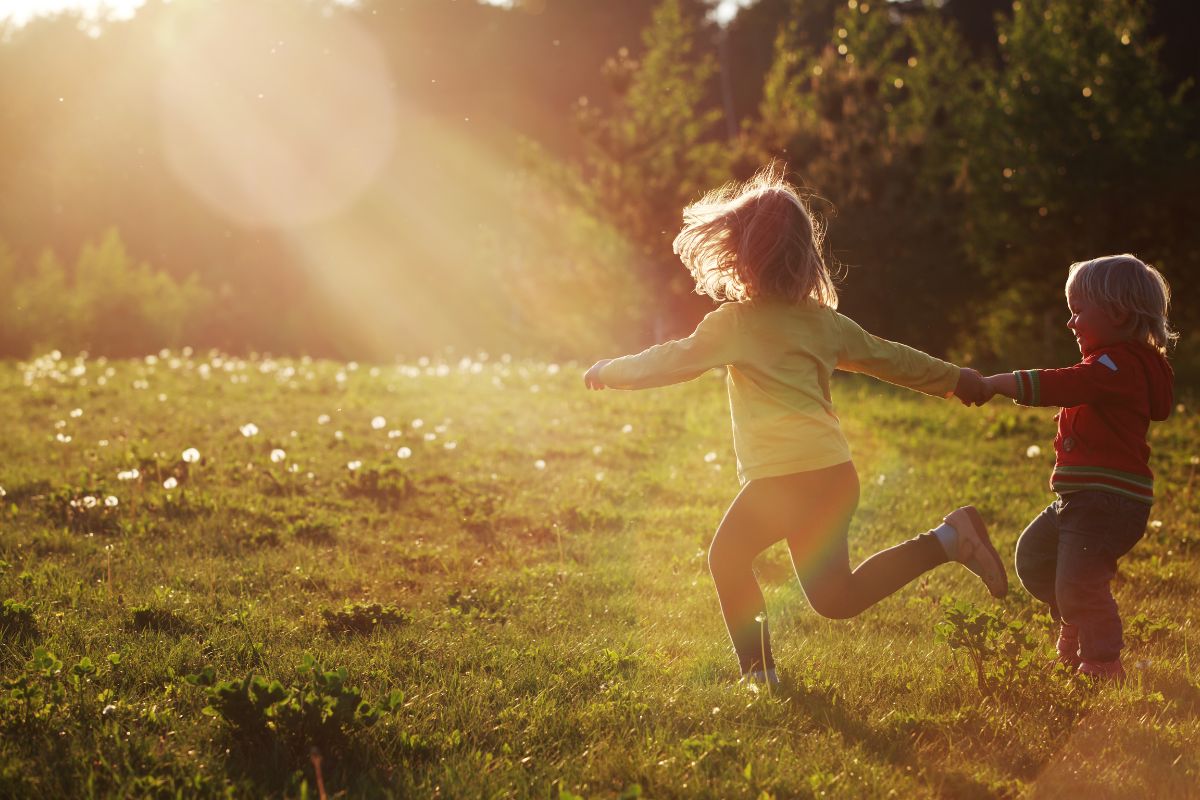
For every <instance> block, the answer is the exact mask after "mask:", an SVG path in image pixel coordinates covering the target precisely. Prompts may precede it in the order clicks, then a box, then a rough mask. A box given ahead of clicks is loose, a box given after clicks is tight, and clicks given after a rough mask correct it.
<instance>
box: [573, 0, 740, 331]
mask: <svg viewBox="0 0 1200 800" xmlns="http://www.w3.org/2000/svg"><path fill="white" fill-rule="evenodd" d="M702 11H703V9H701V8H697V7H695V6H694V5H692V4H686V5H685V3H684V2H682V0H663V2H662V3H661V4H660V5H659V6H658V7H657V8H656V9H655V10H654V14H653V17H652V20H651V23H650V25H649V27H648V28H647V29H646V30H645V32H644V33H643V37H642V38H643V44H644V50H643V51H642V52H641V53H640V54H636V53H633V52H631V51H629V50H627V49H621V50H620V51H619V52H618V53H617V54H616V55H615V56H613V57H612V58H611V59H610V60H609V61H608V62H607V63H606V65H605V73H606V75H607V76H608V78H609V80H610V82H611V84H612V87H613V89H614V91H615V92H616V94H617V99H616V101H615V103H613V105H612V107H611V108H610V109H607V110H605V109H600V108H597V107H596V106H595V105H593V104H592V103H591V101H590V100H588V99H584V100H581V102H580V105H579V108H578V115H579V123H580V126H581V131H582V133H583V137H584V141H585V146H586V151H585V154H584V158H583V173H584V176H585V180H586V182H587V184H588V186H589V194H590V197H591V198H592V202H593V203H595V204H596V208H597V211H598V212H599V213H601V214H602V215H603V216H605V217H606V218H607V219H609V220H610V221H611V222H612V223H613V224H614V225H615V226H616V228H617V229H618V230H619V231H620V232H621V233H622V234H623V235H624V236H625V237H626V239H627V240H628V241H629V242H630V244H631V245H632V246H633V252H634V253H635V254H636V257H637V258H638V259H639V262H640V263H639V264H638V271H639V272H640V273H641V275H642V278H641V280H642V282H643V284H644V286H645V288H646V289H647V290H649V291H650V292H651V295H652V296H653V297H654V300H655V303H656V305H657V308H658V309H659V313H658V314H656V319H655V321H654V326H653V330H652V331H650V334H651V336H652V338H655V339H660V338H662V337H663V336H664V335H667V334H673V333H678V332H679V331H680V330H682V329H683V328H685V327H687V326H688V325H690V324H691V323H694V322H695V320H696V318H697V314H698V312H699V311H700V310H701V309H702V308H705V307H708V308H711V303H707V301H702V300H699V299H698V298H694V297H692V296H691V293H692V289H693V285H692V283H691V281H690V279H689V278H688V276H687V274H686V272H684V270H683V269H682V267H681V266H680V265H679V262H678V260H677V259H675V258H674V256H673V255H672V253H671V240H672V239H673V238H674V236H675V234H676V233H677V232H678V230H679V227H680V221H681V217H680V212H681V211H682V209H683V206H684V205H686V204H687V203H688V202H689V201H691V200H694V199H697V198H698V196H699V194H700V193H701V192H703V191H704V190H705V189H708V188H711V187H712V186H713V185H715V184H719V183H721V182H722V181H724V180H725V179H726V178H727V176H728V156H727V153H726V149H727V148H726V146H725V144H724V143H723V142H721V141H720V139H719V138H718V137H719V134H720V131H719V127H718V123H719V122H720V121H721V117H722V111H721V109H720V108H714V107H710V106H708V105H706V104H705V98H706V97H708V96H710V93H709V92H708V85H709V82H710V81H712V80H713V79H714V78H715V76H716V61H715V58H714V57H713V55H712V53H711V52H710V51H706V49H705V48H703V47H702V46H701V44H700V42H702V41H704V39H703V37H702V31H703V13H702Z"/></svg>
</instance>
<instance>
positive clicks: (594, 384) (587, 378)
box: [583, 358, 612, 391]
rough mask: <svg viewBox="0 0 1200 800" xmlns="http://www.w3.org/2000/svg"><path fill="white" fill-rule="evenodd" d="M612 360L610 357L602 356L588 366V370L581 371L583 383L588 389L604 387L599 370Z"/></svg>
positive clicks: (597, 389)
mask: <svg viewBox="0 0 1200 800" xmlns="http://www.w3.org/2000/svg"><path fill="white" fill-rule="evenodd" d="M610 361H612V359H611V358H602V359H600V360H599V361H597V362H596V363H595V364H592V366H591V367H589V368H588V371H587V372H585V373H583V385H584V386H586V387H587V388H589V389H593V390H596V391H599V390H600V389H603V388H605V385H604V381H602V380H600V370H602V369H604V367H605V366H607V365H608V362H610Z"/></svg>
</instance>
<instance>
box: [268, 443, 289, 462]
mask: <svg viewBox="0 0 1200 800" xmlns="http://www.w3.org/2000/svg"><path fill="white" fill-rule="evenodd" d="M286 458H287V453H286V452H284V451H283V450H280V449H279V448H278V447H276V448H275V449H274V450H272V451H271V461H272V462H273V463H275V464H278V463H279V462H281V461H283V460H284V459H286Z"/></svg>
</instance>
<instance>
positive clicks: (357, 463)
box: [346, 461, 362, 472]
mask: <svg viewBox="0 0 1200 800" xmlns="http://www.w3.org/2000/svg"><path fill="white" fill-rule="evenodd" d="M360 467H362V462H361V461H351V462H349V463H348V464H346V469H348V470H350V471H351V472H355V471H357V470H358V469H359V468H360Z"/></svg>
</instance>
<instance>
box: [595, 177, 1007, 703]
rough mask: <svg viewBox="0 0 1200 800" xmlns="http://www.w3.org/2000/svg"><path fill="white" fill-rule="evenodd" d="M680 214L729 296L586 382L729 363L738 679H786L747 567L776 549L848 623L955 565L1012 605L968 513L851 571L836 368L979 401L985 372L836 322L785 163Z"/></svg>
mask: <svg viewBox="0 0 1200 800" xmlns="http://www.w3.org/2000/svg"><path fill="white" fill-rule="evenodd" d="M683 217H684V226H683V230H682V231H681V232H680V234H679V235H678V236H677V237H676V239H675V252H676V254H678V255H679V257H680V259H681V260H682V261H683V263H684V265H685V266H686V267H687V268H688V269H689V271H690V272H691V274H692V277H693V278H694V279H695V281H696V291H697V292H698V293H701V294H707V295H708V296H709V297H711V298H712V299H713V300H714V301H729V302H725V303H724V304H723V305H721V306H719V307H718V308H717V309H716V310H714V311H713V312H711V313H710V314H708V315H707V316H706V317H705V318H704V319H703V320H701V322H700V324H699V325H698V326H697V327H696V330H695V331H694V332H693V333H692V334H691V335H690V336H688V337H687V338H685V339H680V340H677V341H670V342H666V343H663V344H659V345H656V346H654V347H651V348H650V349H648V350H646V351H644V352H642V353H639V354H637V355H629V356H624V357H622V358H616V359H606V360H603V361H599V362H597V363H596V364H595V365H593V366H592V367H591V368H590V369H589V370H588V371H587V373H586V374H585V375H584V383H585V384H586V385H587V386H588V388H590V389H603V388H605V387H611V388H615V389H646V388H651V387H655V386H664V385H667V384H672V383H678V382H681V381H686V380H691V379H692V378H695V377H698V376H699V375H701V374H703V373H704V372H706V371H707V370H709V369H712V368H714V367H720V366H724V367H727V373H726V374H727V379H726V383H727V386H728V390H729V405H730V414H731V417H732V420H733V442H734V451H735V453H736V455H737V462H738V477H739V479H740V481H741V482H742V488H741V491H740V492H739V493H738V495H737V497H736V498H735V499H734V501H733V503H732V504H731V505H730V506H729V509H728V510H727V511H726V513H725V517H724V519H722V520H721V524H720V526H719V527H718V528H717V533H716V536H715V537H714V539H713V541H712V546H711V547H710V548H709V554H708V563H709V568H710V570H711V572H712V576H713V580H714V582H715V583H716V588H717V595H718V597H719V599H720V603H721V612H722V614H723V616H724V618H725V624H726V626H727V628H728V630H729V636H730V638H731V639H732V642H733V647H734V650H735V651H736V653H737V657H738V661H739V665H740V667H741V671H742V674H743V676H744V677H745V678H746V679H749V680H753V681H756V682H765V683H768V684H771V685H774V684H775V683H777V680H778V679H777V677H776V672H775V666H774V659H773V657H772V655H771V645H770V636H769V633H768V630H767V626H766V622H765V619H766V617H765V605H764V601H763V596H762V591H761V590H760V589H759V586H758V582H757V580H756V579H755V576H754V572H753V570H752V567H751V565H752V563H753V561H754V558H755V557H756V556H757V555H758V554H759V553H761V552H762V551H763V550H765V549H766V548H768V547H770V546H771V545H773V544H775V543H776V542H779V541H786V542H787V545H788V548H789V550H790V551H791V557H792V564H793V566H794V567H795V570H796V574H797V576H798V577H799V579H800V582H801V585H802V586H803V588H804V592H805V594H806V595H807V597H808V599H809V602H810V603H811V604H812V606H813V608H814V610H816V611H817V613H819V614H822V615H823V616H826V617H831V618H837V619H845V618H848V617H853V616H855V615H857V614H859V613H861V612H862V611H863V610H865V609H867V608H869V607H870V606H872V605H874V604H875V603H877V602H879V601H880V600H881V599H883V598H884V597H887V596H888V595H890V594H892V593H893V592H895V591H896V590H897V589H899V588H900V587H902V586H904V585H906V584H907V583H909V582H910V581H912V580H913V579H914V578H916V577H917V576H918V575H920V574H922V573H924V572H925V571H927V570H929V569H932V568H933V567H935V566H937V565H939V564H943V563H946V562H947V561H951V560H953V561H958V562H959V563H961V564H963V565H965V566H966V567H967V568H968V569H970V570H971V571H972V572H974V573H975V574H976V575H978V576H979V577H980V578H982V580H983V581H984V583H985V585H986V586H987V588H988V590H989V591H990V592H991V593H992V595H994V596H996V597H1003V596H1004V594H1005V593H1006V591H1007V588H1008V577H1007V575H1006V574H1005V571H1004V565H1003V562H1002V561H1001V560H1000V557H999V555H998V554H997V553H996V550H995V548H994V547H993V546H992V544H991V541H990V540H989V539H988V535H987V528H986V526H985V525H984V523H983V520H982V518H981V517H980V516H979V513H978V512H977V511H976V510H975V509H974V508H973V507H971V506H965V507H963V508H959V509H958V510H956V511H954V512H952V513H951V514H949V515H948V516H947V517H945V519H944V521H943V524H942V525H941V526H939V527H938V528H936V529H935V530H933V531H930V532H928V533H923V534H920V535H918V536H916V537H915V538H912V539H909V540H908V541H905V542H902V543H900V544H898V545H896V546H894V547H891V548H889V549H887V550H883V551H881V552H879V553H876V554H874V555H873V556H871V557H870V558H868V559H867V560H866V561H864V562H863V563H862V564H859V565H858V566H857V567H856V568H855V569H853V570H851V569H850V556H849V547H848V543H847V535H848V532H849V526H850V520H851V518H852V517H853V515H854V511H855V508H856V507H857V505H858V498H859V482H858V473H857V472H856V471H855V468H854V464H853V462H852V461H851V460H850V448H849V446H848V444H847V443H846V439H845V437H844V436H843V434H842V430H841V426H840V424H839V422H838V418H837V416H836V415H835V413H834V407H833V401H832V398H831V396H830V377H831V375H832V373H833V371H834V370H835V369H840V370H845V371H849V372H860V373H864V374H867V375H871V376H874V377H877V378H881V379H883V380H885V381H888V382H891V383H895V384H898V385H901V386H905V387H908V388H910V389H914V390H916V391H919V392H923V393H925V394H928V395H932V396H935V397H949V396H951V395H952V394H953V395H956V396H958V398H959V399H960V400H961V401H962V402H964V403H968V404H969V403H973V402H979V401H981V400H982V399H983V392H984V387H983V382H982V378H981V377H980V376H979V374H978V373H977V372H975V371H974V370H968V369H960V368H958V367H956V366H955V365H953V364H949V363H947V362H945V361H941V360H939V359H936V358H934V357H932V356H929V355H927V354H925V353H922V352H921V351H919V350H915V349H913V348H911V347H907V346H905V345H903V344H898V343H895V342H889V341H887V340H884V339H880V338H878V337H875V336H872V335H871V334H869V333H867V332H866V331H864V330H863V329H862V328H861V327H859V326H858V325H857V324H856V323H855V322H854V321H853V320H851V319H849V318H848V317H845V316H843V315H841V314H839V313H838V312H837V310H836V308H837V290H836V289H835V287H834V283H833V279H832V277H831V275H830V273H829V270H828V268H827V266H826V264H825V261H824V259H823V258H822V256H821V240H822V230H821V229H820V227H818V225H817V224H816V223H815V222H814V219H813V217H812V215H811V214H810V213H809V210H808V207H807V206H806V204H805V202H804V200H803V198H802V197H801V195H800V194H799V192H798V191H797V190H796V188H795V187H793V186H792V185H791V184H789V183H788V182H787V180H786V179H785V178H784V176H783V174H782V170H781V169H780V168H779V167H778V166H776V165H771V166H769V167H767V168H765V169H763V170H761V171H760V172H759V173H758V174H757V175H756V176H755V177H754V178H752V179H751V180H749V181H747V182H746V183H743V184H729V185H727V186H725V187H722V188H720V189H717V190H714V191H712V192H709V193H708V194H707V195H706V196H705V197H704V198H703V199H701V200H700V201H699V202H697V203H694V204H692V205H690V206H688V207H687V208H686V209H684V212H683Z"/></svg>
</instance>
